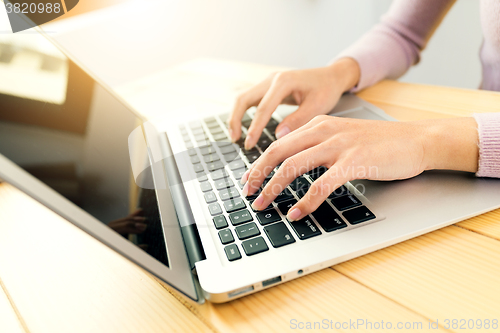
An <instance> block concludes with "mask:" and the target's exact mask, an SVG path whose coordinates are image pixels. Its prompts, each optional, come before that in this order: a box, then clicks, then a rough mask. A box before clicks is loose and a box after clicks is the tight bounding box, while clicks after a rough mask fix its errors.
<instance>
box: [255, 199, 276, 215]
mask: <svg viewBox="0 0 500 333" xmlns="http://www.w3.org/2000/svg"><path fill="white" fill-rule="evenodd" d="M252 201H253V200H252ZM251 207H252V210H253V211H254V212H263V211H265V210H268V209H271V208H273V205H272V204H269V206H267V207H266V208H264V209H261V210H258V209H255V208H253V206H251Z"/></svg>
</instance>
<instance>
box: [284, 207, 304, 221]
mask: <svg viewBox="0 0 500 333" xmlns="http://www.w3.org/2000/svg"><path fill="white" fill-rule="evenodd" d="M300 214H301V212H300V209H298V208H292V209H291V210H290V211H289V212H288V214H287V215H286V218H287V219H288V220H289V221H295V220H296V219H298V218H299V216H300Z"/></svg>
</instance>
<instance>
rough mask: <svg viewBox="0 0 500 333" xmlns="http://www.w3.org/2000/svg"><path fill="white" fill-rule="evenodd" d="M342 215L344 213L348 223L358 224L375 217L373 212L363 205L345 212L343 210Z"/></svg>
mask: <svg viewBox="0 0 500 333" xmlns="http://www.w3.org/2000/svg"><path fill="white" fill-rule="evenodd" d="M342 215H344V217H345V218H346V220H347V221H349V223H350V224H358V223H361V222H365V221H368V220H373V219H374V218H375V214H373V213H372V212H371V211H370V210H369V209H368V208H366V207H365V206H361V207H358V208H354V209H351V210H348V211H347V212H343V213H342Z"/></svg>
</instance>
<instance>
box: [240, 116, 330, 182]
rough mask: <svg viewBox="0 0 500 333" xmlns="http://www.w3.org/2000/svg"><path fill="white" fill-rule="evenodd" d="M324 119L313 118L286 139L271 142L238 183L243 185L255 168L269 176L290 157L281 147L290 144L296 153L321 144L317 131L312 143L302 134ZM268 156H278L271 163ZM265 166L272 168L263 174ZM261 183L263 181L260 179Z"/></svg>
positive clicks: (309, 138)
mask: <svg viewBox="0 0 500 333" xmlns="http://www.w3.org/2000/svg"><path fill="white" fill-rule="evenodd" d="M325 117H327V116H324V117H315V118H313V119H312V120H310V121H309V122H308V123H307V124H305V125H304V126H302V127H300V128H298V129H297V130H295V131H294V132H293V133H292V134H291V135H290V136H288V137H287V138H286V139H282V140H281V141H280V142H279V143H274V142H273V144H272V145H271V146H269V148H268V149H267V150H266V151H265V152H264V154H263V155H262V156H261V157H259V158H258V159H257V160H256V161H255V162H254V163H252V165H251V166H250V168H249V169H248V170H247V171H245V173H244V174H243V176H242V177H241V179H240V183H241V184H245V183H246V182H247V181H248V179H249V178H248V177H249V176H250V173H251V172H252V170H254V169H255V168H256V167H257V168H259V173H260V174H264V175H265V176H267V175H268V174H269V172H270V171H272V169H274V167H275V166H276V165H278V164H279V163H280V162H282V161H283V160H284V159H285V158H286V157H288V156H290V155H286V149H282V147H286V146H287V145H289V144H292V147H294V148H296V149H295V150H294V151H295V152H296V153H297V152H299V151H300V148H303V149H306V148H309V147H311V146H313V145H316V144H318V143H320V142H322V139H321V135H320V134H319V131H315V135H313V136H312V137H313V138H314V137H316V139H317V140H312V141H311V136H309V134H308V135H307V136H305V138H304V135H303V132H305V131H307V130H309V129H311V128H312V127H314V126H316V125H318V124H319V123H321V122H323V121H324V120H326V119H329V118H325ZM304 140H307V141H304ZM297 144H299V145H297ZM273 151H277V152H278V153H283V154H281V155H278V154H275V153H274V152H273ZM290 153H293V151H291V152H290ZM268 155H278V156H276V157H275V160H274V162H273V160H272V159H271V160H267V159H266V156H268ZM263 156H264V157H263ZM267 165H269V166H272V168H271V170H269V171H268V172H267V173H266V172H263V170H262V166H267ZM264 178H265V177H264ZM262 181H263V179H262ZM260 184H261V183H259V184H257V185H258V186H260ZM258 186H257V187H258Z"/></svg>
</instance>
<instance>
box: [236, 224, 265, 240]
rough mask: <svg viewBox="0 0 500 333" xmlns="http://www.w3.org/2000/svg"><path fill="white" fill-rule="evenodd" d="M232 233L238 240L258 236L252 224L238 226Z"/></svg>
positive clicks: (258, 231) (258, 233)
mask: <svg viewBox="0 0 500 333" xmlns="http://www.w3.org/2000/svg"><path fill="white" fill-rule="evenodd" d="M234 231H236V235H238V238H239V239H240V240H244V239H247V238H250V237H253V236H257V235H260V230H259V228H258V227H257V225H256V224H255V223H254V222H252V223H247V224H244V225H240V226H239V227H236V228H234Z"/></svg>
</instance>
